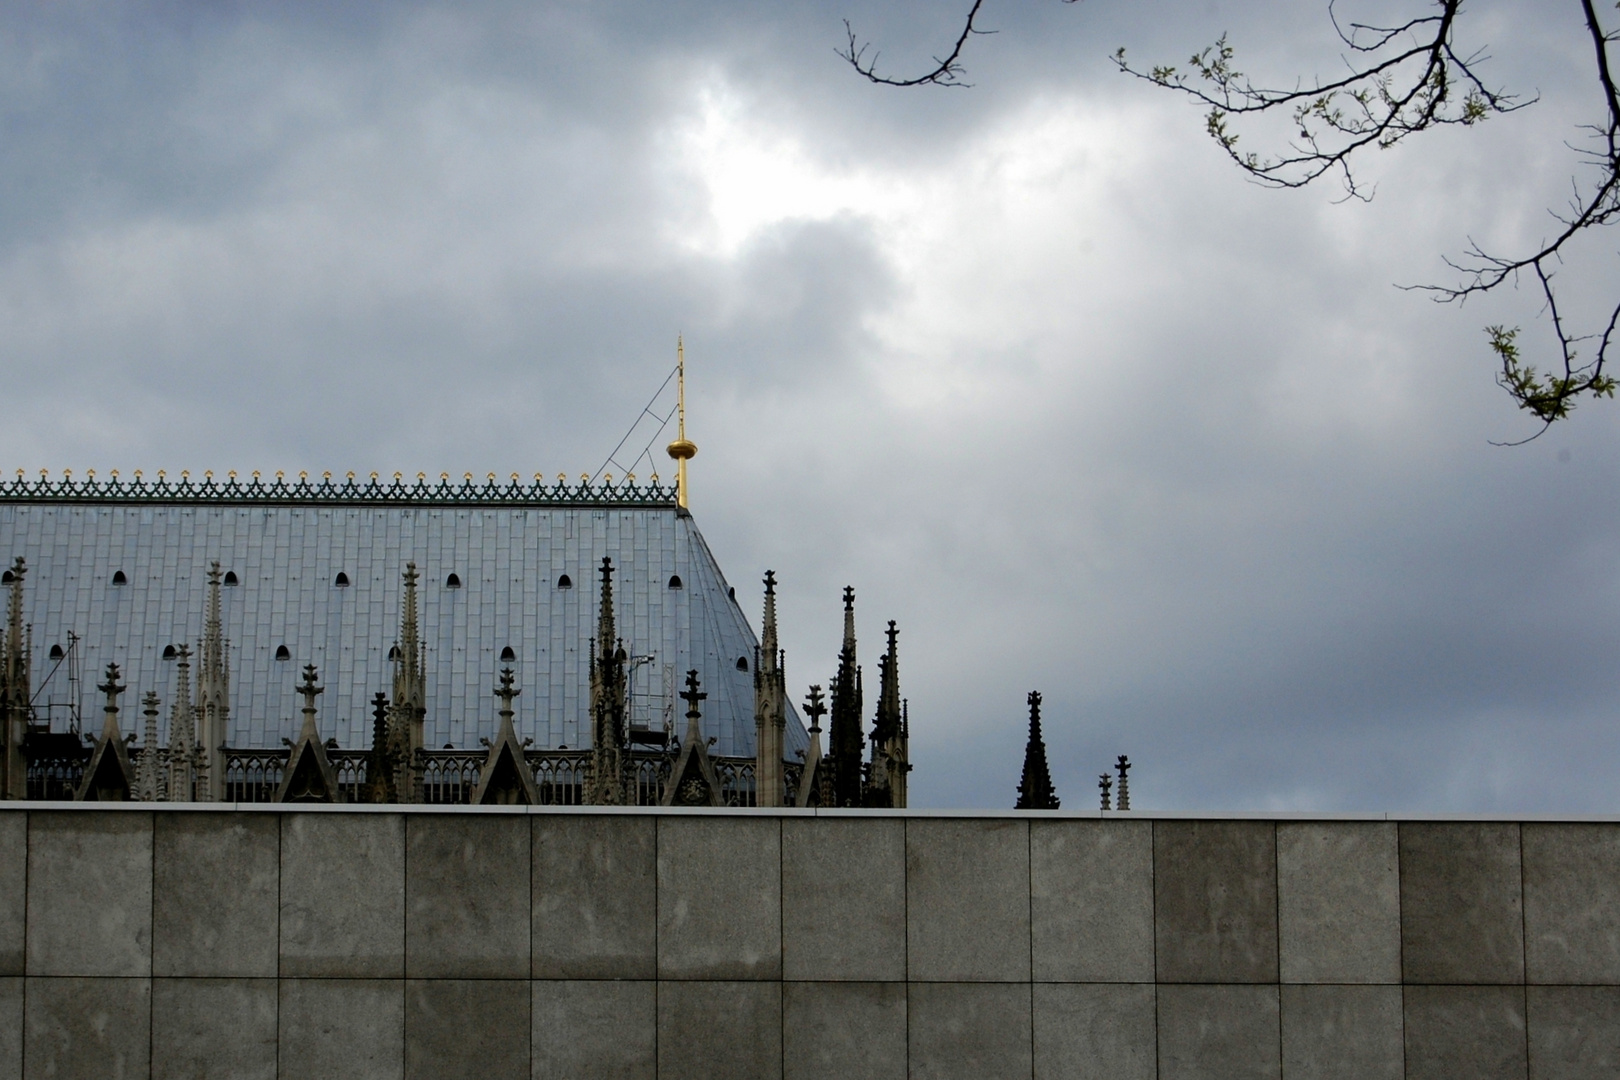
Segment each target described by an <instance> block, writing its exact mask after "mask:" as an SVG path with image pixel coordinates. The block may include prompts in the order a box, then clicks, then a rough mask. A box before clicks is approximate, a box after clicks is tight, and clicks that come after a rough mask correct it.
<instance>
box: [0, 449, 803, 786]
mask: <svg viewBox="0 0 1620 1080" xmlns="http://www.w3.org/2000/svg"><path fill="white" fill-rule="evenodd" d="M0 555H4V556H22V557H24V558H26V559H27V563H28V577H27V593H26V605H27V612H26V619H27V621H28V622H29V623H31V624H32V628H33V643H34V664H33V666H34V673H33V686H34V688H35V690H36V692H37V702H38V703H39V705H40V706H41V707H43V706H44V705H45V704H46V703H47V702H54V703H63V702H66V701H67V699H68V690H69V688H68V684H67V680H66V670H65V666H64V668H63V669H61V670H57V671H56V673H55V674H54V675H52V674H51V672H52V668H53V666H54V661H53V660H52V659H51V658H50V650H51V648H52V646H55V645H60V646H62V648H63V649H64V650H65V649H66V648H67V647H68V642H69V634H70V632H71V633H72V634H76V635H78V637H79V642H78V645H77V646H76V653H77V658H78V667H79V668H80V670H81V671H83V672H86V673H91V674H93V673H95V672H98V671H100V670H101V669H102V668H104V667H105V666H106V665H107V664H108V663H109V662H116V663H118V664H119V665H120V667H121V668H122V669H123V670H124V672H125V676H124V677H125V680H126V682H127V683H128V685H129V686H130V688H131V689H132V690H133V691H135V692H136V693H141V694H144V693H145V692H146V691H148V690H155V691H156V692H157V693H158V694H159V695H160V696H161V697H162V698H163V699H164V701H165V702H167V701H169V700H170V699H171V698H172V696H173V694H174V689H175V686H174V684H175V665H174V662H173V659H172V657H173V655H174V649H173V647H175V646H178V645H180V644H183V643H189V644H195V643H196V642H197V641H198V640H199V638H200V637H201V635H202V632H203V621H204V605H205V601H206V593H207V574H208V569H209V566H210V565H211V563H213V562H215V561H218V562H219V564H220V569H221V570H222V571H224V572H226V573H227V574H228V575H230V576H229V577H227V579H226V581H227V587H225V588H223V589H222V590H221V595H222V601H223V605H222V606H223V615H224V632H225V635H226V637H227V638H228V639H229V641H230V646H231V647H230V663H231V693H230V708H231V731H230V733H229V742H230V744H231V745H233V746H243V747H248V746H260V747H276V746H280V745H281V740H282V738H283V737H292V736H294V735H295V734H296V733H297V731H298V725H297V723H296V722H295V719H294V718H295V717H296V716H297V715H298V707H299V701H298V695H297V685H298V678H299V671H300V669H301V668H302V667H303V665H305V664H310V663H313V664H314V665H316V667H317V668H318V669H319V671H320V677H321V681H322V682H323V683H324V685H325V687H326V692H325V696H324V698H323V699H322V703H321V719H320V729H321V733H322V735H323V737H324V736H333V737H336V739H337V740H338V742H339V743H340V744H341V745H343V746H348V747H363V746H366V745H368V744H369V742H370V735H369V727H370V723H371V721H370V710H371V706H370V700H371V697H372V695H373V694H374V693H376V692H377V691H379V690H383V691H386V690H388V689H389V687H390V685H391V673H392V665H391V662H390V659H389V650H390V648H391V647H392V646H393V644H394V641H395V638H396V637H397V635H398V633H399V619H400V606H401V574H402V572H403V571H404V569H405V565H406V563H407V562H415V563H416V566H417V568H418V570H419V571H420V572H421V575H422V585H421V587H420V588H419V590H418V605H419V608H420V619H421V635H422V639H423V641H424V642H425V643H426V649H427V695H428V697H427V706H428V707H427V715H426V730H425V739H424V742H425V744H426V745H428V746H430V747H440V746H444V745H445V744H450V745H453V746H456V747H458V748H460V747H476V746H477V745H478V740H479V738H480V737H486V738H488V737H493V735H494V733H495V730H496V723H497V717H496V709H497V704H496V700H495V697H494V693H493V691H494V688H495V685H496V680H497V673H498V672H499V670H500V669H501V668H502V667H507V666H510V667H512V668H514V670H515V671H516V672H517V682H518V685H519V686H520V687H521V688H522V696H521V697H520V698H518V700H517V701H516V703H515V707H516V710H517V715H516V717H515V725H516V729H517V734H518V736H519V737H520V738H532V739H533V740H534V745H536V746H538V747H548V748H555V747H557V746H563V745H566V746H568V747H570V748H583V747H585V746H587V745H588V743H589V739H590V721H589V716H588V705H589V694H590V689H589V688H590V649H591V636H592V633H593V631H594V629H595V621H596V601H597V587H598V586H597V575H596V573H594V568H595V567H596V566H597V565H598V564H599V563H600V561H601V559H602V557H603V556H610V557H612V559H613V562H614V565H615V567H616V570H617V573H616V577H617V581H616V583H615V586H616V587H615V607H616V617H617V619H618V626H619V631H620V633H621V634H622V635H623V637H624V647H625V649H626V651H627V652H628V653H629V654H630V656H631V657H632V658H633V660H632V671H631V674H630V688H631V716H630V719H631V724H632V726H633V727H637V728H641V727H649V728H654V729H658V730H663V729H664V728H665V725H666V721H674V723H675V724H676V725H679V724H680V723H681V721H680V714H681V712H682V710H681V709H679V708H677V706H678V705H679V701H678V699H677V697H676V694H677V692H678V690H679V688H680V683H681V681H682V679H683V678H684V676H685V673H686V671H687V670H688V669H693V668H695V669H696V670H697V671H698V673H699V676H700V678H701V679H702V683H703V688H704V691H705V692H706V693H707V695H708V698H707V701H706V708H705V711H704V718H703V722H702V728H703V733H704V735H705V737H713V738H715V739H716V740H717V742H716V745H715V746H714V748H713V749H714V752H716V753H719V754H722V755H742V756H747V755H752V754H753V752H754V716H753V711H754V685H753V673H752V670H751V669H752V665H753V663H754V648H755V645H756V643H757V642H756V638H755V635H754V631H753V630H752V628H751V627H750V626H749V624H748V620H747V619H746V618H745V616H744V615H743V612H742V609H741V608H740V607H739V605H738V603H737V600H736V599H735V597H734V595H733V592H732V590H731V589H730V587H729V586H728V585H727V583H726V579H725V576H724V574H723V573H722V572H721V570H720V568H719V566H718V565H717V564H716V563H715V560H714V556H713V555H712V554H711V553H710V551H709V548H708V545H707V544H706V543H705V542H704V539H703V536H702V534H701V533H700V532H699V531H698V528H697V525H696V523H695V522H694V520H693V519H692V517H691V515H690V514H689V513H688V512H687V511H686V510H684V509H682V508H681V507H679V506H678V505H677V500H676V497H675V492H674V489H673V488H670V487H663V486H660V485H659V484H658V483H657V482H656V481H655V482H654V483H652V484H650V485H636V484H634V483H620V484H617V485H615V484H613V483H612V482H611V481H607V482H603V483H598V484H592V483H589V482H587V481H585V480H581V482H580V483H578V484H569V483H567V482H566V481H565V480H563V479H562V478H561V477H559V478H558V481H557V482H556V483H555V484H551V483H548V482H546V481H544V480H543V479H541V478H540V477H538V476H537V477H536V478H535V480H534V482H532V483H527V482H521V481H519V480H518V478H517V477H516V476H514V477H512V479H511V480H510V482H498V481H497V480H496V479H495V478H494V477H493V476H490V477H489V478H488V480H487V482H479V481H474V480H473V479H472V478H471V477H470V476H469V477H467V478H465V480H464V481H462V482H460V483H452V482H451V481H450V480H449V478H448V477H441V478H440V479H439V481H438V482H437V483H433V482H429V481H428V480H427V479H426V478H424V477H421V476H419V477H418V478H417V481H416V482H415V483H408V482H404V481H403V480H402V479H401V478H400V477H399V476H398V475H397V474H396V476H395V477H394V479H393V481H392V482H388V481H383V480H378V479H377V478H376V476H375V475H373V476H372V478H371V479H370V480H369V481H365V480H362V481H356V480H355V479H354V478H353V476H352V475H351V476H350V477H349V478H348V479H347V480H343V481H336V482H334V481H333V480H331V478H330V477H326V478H324V479H322V480H319V481H313V482H312V481H310V480H309V479H308V478H306V477H300V479H299V480H298V481H297V482H294V483H289V482H287V481H286V480H284V479H283V478H282V477H281V476H280V475H279V474H278V475H277V477H276V479H275V480H274V481H273V482H268V483H266V482H261V481H260V480H259V478H258V476H257V475H255V476H254V478H253V479H252V480H251V481H250V482H247V483H238V482H237V480H236V479H235V477H234V476H233V477H231V478H230V479H229V480H228V481H226V482H223V483H215V482H214V481H213V480H212V478H211V477H205V478H204V480H203V482H201V483H192V482H191V480H190V478H189V477H187V476H185V475H184V474H182V477H181V480H180V481H179V482H178V483H173V482H168V481H166V480H165V479H163V478H162V477H161V475H160V478H159V480H158V481H157V482H156V483H154V482H151V481H145V480H142V479H140V478H139V477H137V479H136V480H135V481H134V482H129V481H119V480H118V479H117V478H116V476H115V477H114V478H113V479H111V480H103V481H97V480H95V479H94V478H93V477H92V478H88V479H85V480H72V479H70V478H66V477H64V478H62V479H60V480H51V479H49V478H46V477H43V476H42V477H41V479H40V480H38V481H32V480H26V479H23V478H22V477H21V475H20V474H19V478H18V479H17V480H15V481H9V482H3V483H0ZM232 583H234V584H232ZM508 649H509V650H511V652H510V659H504V658H503V657H504V656H505V655H506V650H508ZM43 711H44V710H43V708H41V712H43ZM166 712H167V710H165V713H166ZM65 719H66V713H65V710H63V709H62V708H61V707H60V705H58V707H56V708H54V709H53V710H52V724H53V727H56V728H61V727H62V725H63V723H64V722H65ZM165 724H166V717H165ZM680 730H681V728H680V727H679V726H676V727H674V731H675V732H676V733H677V734H678V733H679V732H680ZM786 734H787V737H786V743H787V747H786V748H787V752H788V754H789V755H792V754H793V752H794V751H795V750H798V749H802V748H803V747H804V746H805V744H806V741H807V736H806V734H805V731H804V727H803V725H802V724H801V723H800V721H799V719H798V716H797V715H796V714H794V713H793V712H792V710H791V705H790V706H789V716H788V725H787V733H786ZM163 737H164V738H166V737H167V736H166V733H165V735H164V736H163Z"/></svg>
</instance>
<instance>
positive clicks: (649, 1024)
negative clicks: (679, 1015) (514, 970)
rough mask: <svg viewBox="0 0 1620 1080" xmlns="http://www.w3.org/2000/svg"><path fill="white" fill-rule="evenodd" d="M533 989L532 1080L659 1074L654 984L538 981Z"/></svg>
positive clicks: (614, 1079) (625, 1079) (639, 1078)
mask: <svg viewBox="0 0 1620 1080" xmlns="http://www.w3.org/2000/svg"><path fill="white" fill-rule="evenodd" d="M531 985H532V986H533V1014H534V1021H533V1025H534V1026H533V1031H534V1036H533V1040H534V1042H533V1062H534V1064H533V1069H534V1073H533V1077H534V1080H554V1078H557V1077H568V1080H653V1078H654V1076H656V1075H657V1069H658V1005H657V992H656V990H655V984H653V983H651V982H628V981H627V982H594V981H593V982H554V981H540V980H537V981H535V982H534V983H532V984H531ZM491 1080H493V1078H491Z"/></svg>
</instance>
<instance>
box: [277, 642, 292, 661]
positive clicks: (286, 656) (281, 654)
mask: <svg viewBox="0 0 1620 1080" xmlns="http://www.w3.org/2000/svg"><path fill="white" fill-rule="evenodd" d="M276 659H277V660H291V659H292V653H291V652H289V651H288V650H287V646H285V645H277V646H276Z"/></svg>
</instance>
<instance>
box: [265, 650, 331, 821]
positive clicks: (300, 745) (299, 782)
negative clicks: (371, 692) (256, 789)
mask: <svg viewBox="0 0 1620 1080" xmlns="http://www.w3.org/2000/svg"><path fill="white" fill-rule="evenodd" d="M316 677H317V675H316V671H315V665H314V664H305V665H304V681H303V683H302V684H301V685H300V686H299V687H298V694H299V696H300V697H302V698H303V699H304V708H303V713H304V724H303V727H302V728H301V729H300V730H299V732H298V740H297V741H296V742H294V743H293V744H292V751H291V752H290V753H289V754H288V755H287V768H286V771H284V772H283V773H282V774H281V787H280V789H279V790H277V792H276V802H284V803H285V802H323V803H329V802H338V801H340V800H339V796H338V786H337V773H336V772H335V771H333V769H332V763H331V762H330V761H328V760H327V758H326V747H325V745H324V744H322V742H321V732H320V727H319V725H317V724H316V723H315V713H316V709H315V699H316V698H317V697H319V696H320V695H321V694H324V693H325V692H326V688H325V687H321V686H316V685H315V679H316Z"/></svg>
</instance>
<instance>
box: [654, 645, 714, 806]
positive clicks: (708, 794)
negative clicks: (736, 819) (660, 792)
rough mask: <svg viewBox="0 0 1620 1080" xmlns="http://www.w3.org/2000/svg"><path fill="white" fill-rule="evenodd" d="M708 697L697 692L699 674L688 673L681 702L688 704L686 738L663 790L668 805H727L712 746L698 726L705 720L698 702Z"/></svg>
mask: <svg viewBox="0 0 1620 1080" xmlns="http://www.w3.org/2000/svg"><path fill="white" fill-rule="evenodd" d="M708 696H709V695H708V694H705V693H702V692H700V691H699V690H698V673H697V672H696V671H695V670H693V671H688V672H687V673H686V689H685V690H682V691H681V700H682V701H684V702H686V737H685V738H684V739H682V740H681V753H680V756H679V757H677V758H676V759H675V767H674V768H673V769H671V770H670V771H669V784H668V786H666V787H665V788H664V798H663V804H664V805H665V806H723V805H725V803H724V800H722V799H721V797H720V781H719V780H718V779H717V778H716V776H715V772H714V764H713V762H711V761H710V760H709V746H708V743H706V742H705V741H704V739H703V729H702V727H701V726H700V725H699V724H698V721H699V720H701V719H702V718H703V712H702V710H700V709H699V708H698V702H700V701H702V700H704V699H705V698H707V697H708Z"/></svg>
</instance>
